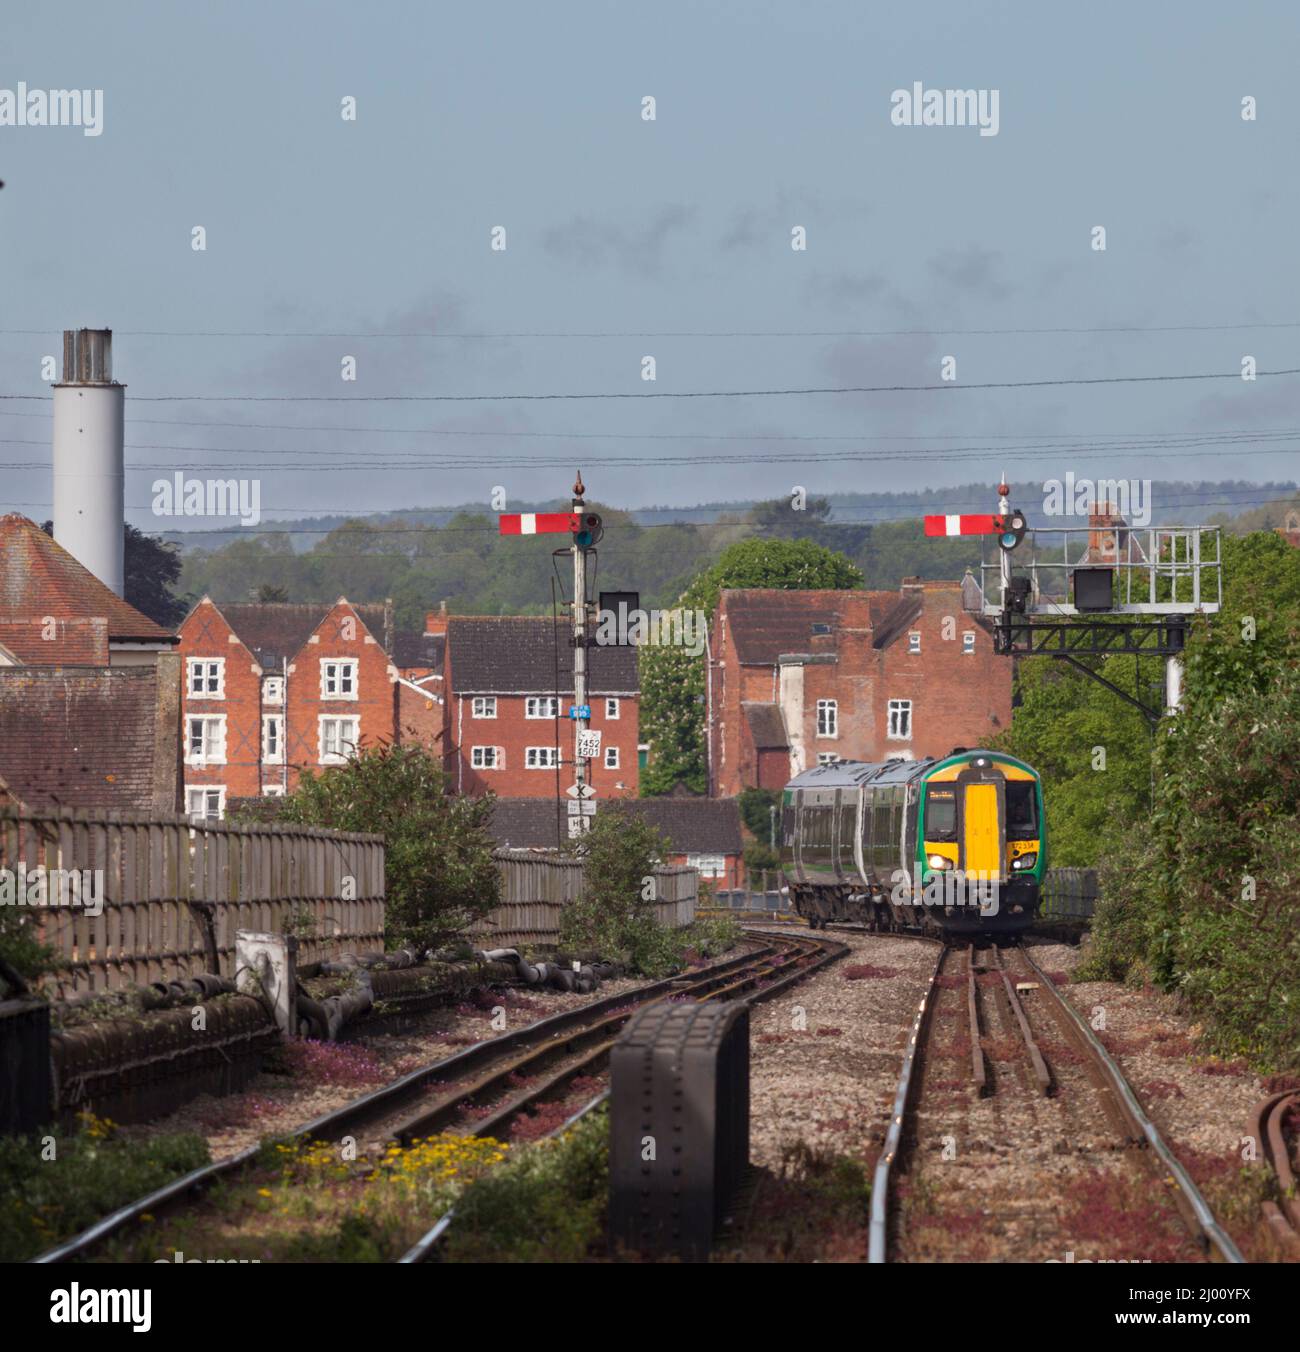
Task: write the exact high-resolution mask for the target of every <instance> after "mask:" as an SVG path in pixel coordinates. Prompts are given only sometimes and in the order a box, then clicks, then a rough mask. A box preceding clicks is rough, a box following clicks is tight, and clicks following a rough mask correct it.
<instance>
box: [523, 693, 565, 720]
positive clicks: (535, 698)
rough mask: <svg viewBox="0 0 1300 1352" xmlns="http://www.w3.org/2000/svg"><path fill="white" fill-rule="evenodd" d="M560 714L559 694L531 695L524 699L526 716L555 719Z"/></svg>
mask: <svg viewBox="0 0 1300 1352" xmlns="http://www.w3.org/2000/svg"><path fill="white" fill-rule="evenodd" d="M539 711H540V712H539ZM559 716H560V697H559V696H558V695H529V696H527V697H526V698H525V700H524V717H525V718H546V719H550V720H552V721H553V720H555V719H557V718H559Z"/></svg>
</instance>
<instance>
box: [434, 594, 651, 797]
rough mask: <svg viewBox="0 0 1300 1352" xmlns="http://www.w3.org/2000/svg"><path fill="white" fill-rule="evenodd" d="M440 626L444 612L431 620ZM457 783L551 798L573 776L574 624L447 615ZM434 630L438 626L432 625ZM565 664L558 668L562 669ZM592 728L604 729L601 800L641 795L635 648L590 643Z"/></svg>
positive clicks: (597, 771) (594, 768)
mask: <svg viewBox="0 0 1300 1352" xmlns="http://www.w3.org/2000/svg"><path fill="white" fill-rule="evenodd" d="M429 618H430V623H433V624H436V623H437V621H438V619H439V617H437V616H430V617H429ZM445 623H446V652H445V661H444V670H443V676H444V678H445V687H446V701H447V703H446V718H447V732H446V739H445V741H444V746H445V747H446V755H447V770H448V773H449V775H450V777H451V784H452V787H453V788H455V789H456V790H457V791H458V792H462V793H469V794H479V793H484V792H488V791H491V792H493V793H496V794H498V795H499V796H500V797H502V798H550V799H552V800H553V799H554V798H555V796H556V790H557V775H558V778H559V780H560V781H562V784H563V785H565V786H567V785H568V784H569V783H571V782H572V779H573V772H572V771H573V764H572V762H573V724H572V722H571V721H570V719H569V716H568V715H569V709H570V707H571V706H572V704H573V648H572V647H571V646H570V645H569V633H570V631H569V628H568V626H567V625H566V624H563V623H559V624H557V623H556V622H554V621H552V620H550V619H548V618H545V617H541V618H538V617H533V616H492V617H487V616H459V615H455V616H452V617H450V619H446V620H445ZM426 627H428V626H427V625H426ZM557 664H558V670H557ZM587 666H588V674H589V696H588V699H589V703H590V706H591V722H590V726H591V727H592V728H593V729H596V730H598V731H599V732H600V733H601V754H600V758H599V760H593V761H591V762H589V766H590V770H591V780H590V782H591V783H592V784H593V785H594V787H595V789H596V792H597V794H598V795H599V797H601V798H610V797H617V796H627V797H633V798H634V797H636V794H637V789H638V784H639V766H638V763H637V731H638V727H639V722H640V716H639V704H640V700H639V683H638V679H637V662H636V649H635V648H630V647H629V648H615V647H593V648H590V649H588V664H587Z"/></svg>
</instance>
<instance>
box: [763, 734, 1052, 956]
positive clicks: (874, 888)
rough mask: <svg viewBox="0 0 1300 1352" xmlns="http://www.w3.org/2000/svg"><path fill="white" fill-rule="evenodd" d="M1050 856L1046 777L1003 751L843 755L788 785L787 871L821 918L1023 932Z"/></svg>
mask: <svg viewBox="0 0 1300 1352" xmlns="http://www.w3.org/2000/svg"><path fill="white" fill-rule="evenodd" d="M1046 866H1047V839H1046V829H1045V822H1044V815H1043V785H1042V781H1041V779H1040V778H1039V775H1038V773H1037V771H1035V770H1034V769H1032V768H1031V767H1030V766H1028V765H1026V764H1025V763H1024V762H1023V761H1020V760H1017V759H1016V758H1015V757H1014V756H1009V755H1007V754H1006V753H1005V752H1002V751H987V750H980V749H976V750H968V749H967V748H965V747H956V748H954V750H953V751H952V752H951V753H950V754H949V755H947V756H942V757H929V758H926V759H924V760H903V759H893V760H886V761H879V762H865V761H834V762H832V763H831V764H828V765H819V766H817V767H816V769H812V770H805V771H804V772H803V773H802V774H799V775H796V776H795V777H794V778H793V779H792V780H791V781H790V782H789V783H788V784H787V785H786V786H785V789H784V790H783V792H782V795H781V870H782V873H783V874H784V882H785V886H786V887H788V888H789V892H790V898H791V903H792V905H793V907H794V909H795V910H796V911H797V912H798V914H799V915H801V916H803V917H804V918H805V919H806V920H807V921H808V924H809V925H810V926H811V927H812V928H813V929H818V928H825V927H826V925H827V924H830V923H836V924H860V925H865V926H866V927H867V928H868V929H874V930H902V929H907V930H921V931H925V932H927V933H930V934H933V935H935V936H936V937H939V938H943V939H953V940H962V939H964V940H976V939H980V938H994V939H1002V938H1006V939H1011V938H1013V937H1014V936H1016V935H1018V934H1020V933H1022V932H1023V931H1024V930H1026V929H1028V928H1029V926H1030V925H1032V924H1033V922H1034V918H1035V916H1036V915H1037V913H1038V909H1039V906H1040V904H1041V899H1042V886H1043V876H1044V872H1045V870H1046Z"/></svg>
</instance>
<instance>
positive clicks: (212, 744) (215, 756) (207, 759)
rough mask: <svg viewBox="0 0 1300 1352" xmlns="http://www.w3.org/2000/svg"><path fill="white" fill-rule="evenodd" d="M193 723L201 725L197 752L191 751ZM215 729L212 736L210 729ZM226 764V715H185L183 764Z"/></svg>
mask: <svg viewBox="0 0 1300 1352" xmlns="http://www.w3.org/2000/svg"><path fill="white" fill-rule="evenodd" d="M195 723H200V724H202V730H201V732H200V735H199V750H198V751H197V752H196V751H193V750H191V747H190V744H191V741H192V740H193V736H194V731H193V725H194V724H195ZM214 727H215V728H216V729H217V734H216V735H215V736H214V735H213V732H212V729H213V728H214ZM225 763H226V715H225V714H186V715H185V764H186V765H224V764H225Z"/></svg>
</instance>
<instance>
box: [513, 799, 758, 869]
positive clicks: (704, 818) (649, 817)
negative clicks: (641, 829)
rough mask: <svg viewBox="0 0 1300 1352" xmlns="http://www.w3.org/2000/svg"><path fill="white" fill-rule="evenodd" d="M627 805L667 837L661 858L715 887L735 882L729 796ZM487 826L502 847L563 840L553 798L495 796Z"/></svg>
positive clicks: (736, 825) (544, 845) (736, 839)
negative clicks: (665, 852)
mask: <svg viewBox="0 0 1300 1352" xmlns="http://www.w3.org/2000/svg"><path fill="white" fill-rule="evenodd" d="M628 807H629V808H630V809H631V811H632V812H633V813H634V814H635V815H636V816H638V817H640V818H641V819H642V820H643V821H646V822H648V823H649V824H650V825H651V826H653V827H654V828H655V829H656V830H657V831H659V832H661V833H662V834H663V836H664V837H665V838H666V839H667V841H668V843H669V854H668V855H667V857H666V858H665V859H664V863H666V864H685V865H687V866H688V867H690V868H695V869H698V870H699V873H700V878H701V879H702V880H703V881H706V882H708V883H709V884H710V886H712V887H713V888H714V889H715V890H719V891H720V890H723V889H725V888H733V887H739V886H740V883H741V880H742V878H743V875H744V867H743V864H742V853H743V850H744V845H743V843H742V840H741V832H740V812H739V810H738V808H737V806H736V801H735V799H734V798H699V797H694V796H690V797H681V798H672V797H670V798H638V799H636V800H634V801H632V802H630V803H629V804H628ZM598 810H599V809H598ZM489 829H490V831H491V832H492V835H493V838H494V839H495V840H496V842H497V844H498V845H500V846H502V847H503V848H504V847H509V848H512V849H524V850H553V849H555V848H556V840H557V834H558V832H560V831H563V832H564V837H565V838H564V839H563V844H564V845H566V846H567V844H568V840H567V835H568V832H567V830H565V828H564V824H563V819H562V816H557V813H556V804H555V801H554V799H551V800H550V801H547V800H545V799H542V798H498V799H497V801H496V802H495V803H493V805H492V820H491V823H490V826H489Z"/></svg>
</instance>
